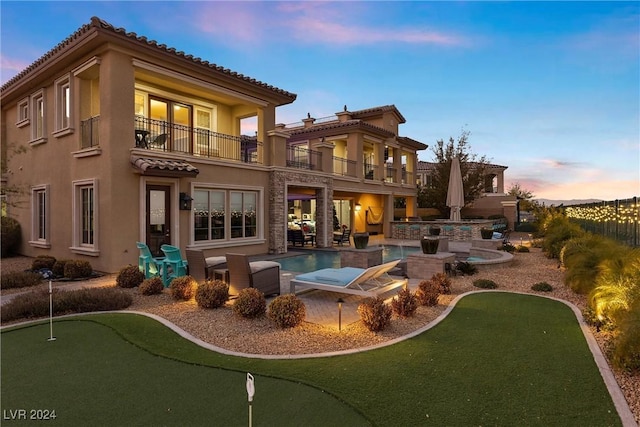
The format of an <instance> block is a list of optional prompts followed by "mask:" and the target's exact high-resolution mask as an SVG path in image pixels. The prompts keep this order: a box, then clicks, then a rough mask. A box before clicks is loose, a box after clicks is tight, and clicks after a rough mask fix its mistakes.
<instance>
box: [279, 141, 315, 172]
mask: <svg viewBox="0 0 640 427" xmlns="http://www.w3.org/2000/svg"><path fill="white" fill-rule="evenodd" d="M321 165H322V153H321V152H319V151H315V150H310V149H308V148H305V147H299V146H296V145H289V146H287V166H288V167H290V168H296V169H308V170H320V169H321Z"/></svg>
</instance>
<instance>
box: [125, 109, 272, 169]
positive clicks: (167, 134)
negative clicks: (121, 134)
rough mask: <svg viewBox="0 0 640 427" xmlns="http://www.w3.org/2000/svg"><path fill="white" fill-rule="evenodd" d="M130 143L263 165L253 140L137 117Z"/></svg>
mask: <svg viewBox="0 0 640 427" xmlns="http://www.w3.org/2000/svg"><path fill="white" fill-rule="evenodd" d="M134 143H135V146H136V147H138V148H146V149H149V150H156V151H167V152H173V153H184V154H189V155H193V156H202V157H208V158H215V159H224V160H235V161H240V162H244V163H263V158H262V143H261V142H260V141H258V140H257V139H256V138H252V137H248V136H234V135H226V134H223V133H218V132H213V131H210V130H208V129H202V128H193V127H191V126H184V125H179V124H176V123H170V122H165V121H162V120H153V119H149V118H146V117H141V116H136V118H135V141H134Z"/></svg>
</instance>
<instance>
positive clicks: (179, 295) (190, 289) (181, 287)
mask: <svg viewBox="0 0 640 427" xmlns="http://www.w3.org/2000/svg"><path fill="white" fill-rule="evenodd" d="M196 286H198V284H197V282H196V280H195V279H194V278H193V277H191V276H180V277H176V278H175V279H173V280H172V281H171V283H170V284H169V290H170V291H171V296H172V297H173V299H176V300H183V301H189V300H190V299H191V298H193V296H194V295H195V294H196Z"/></svg>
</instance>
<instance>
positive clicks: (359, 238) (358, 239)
mask: <svg viewBox="0 0 640 427" xmlns="http://www.w3.org/2000/svg"><path fill="white" fill-rule="evenodd" d="M368 244H369V233H354V234H353V246H355V247H356V249H366V248H367V245H368Z"/></svg>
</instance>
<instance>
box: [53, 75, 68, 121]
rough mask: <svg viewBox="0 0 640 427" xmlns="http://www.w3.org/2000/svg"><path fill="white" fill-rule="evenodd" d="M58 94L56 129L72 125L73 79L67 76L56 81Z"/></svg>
mask: <svg viewBox="0 0 640 427" xmlns="http://www.w3.org/2000/svg"><path fill="white" fill-rule="evenodd" d="M55 90H56V92H55V94H56V106H55V107H56V109H55V113H56V130H57V131H59V130H64V129H69V128H70V127H71V81H70V79H69V76H65V77H63V78H61V79H58V80H56V82H55Z"/></svg>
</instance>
